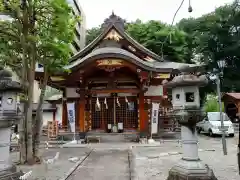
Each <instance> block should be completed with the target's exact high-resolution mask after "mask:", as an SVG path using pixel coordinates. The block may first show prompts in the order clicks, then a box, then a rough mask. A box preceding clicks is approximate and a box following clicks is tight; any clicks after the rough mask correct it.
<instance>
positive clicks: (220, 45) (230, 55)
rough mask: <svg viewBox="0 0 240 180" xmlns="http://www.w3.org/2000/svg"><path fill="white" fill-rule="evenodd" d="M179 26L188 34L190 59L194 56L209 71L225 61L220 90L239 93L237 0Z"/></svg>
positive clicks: (238, 15)
mask: <svg viewBox="0 0 240 180" xmlns="http://www.w3.org/2000/svg"><path fill="white" fill-rule="evenodd" d="M178 26H179V28H180V29H182V30H184V31H185V32H187V33H188V34H189V37H190V42H188V44H189V49H192V52H193V57H194V56H195V58H196V61H197V62H200V63H204V64H206V65H207V67H208V71H209V72H211V71H212V70H213V68H216V69H218V66H217V61H218V60H223V59H224V60H225V61H226V67H225V68H224V77H223V79H222V91H223V92H229V91H232V90H233V89H234V90H236V91H239V90H240V83H239V78H240V74H239V71H240V61H239V58H240V51H239V47H240V46H239V45H240V36H239V26H240V4H239V0H236V1H234V2H233V3H231V4H226V5H224V6H222V7H219V8H217V9H216V10H215V11H214V12H211V13H209V14H206V15H203V16H202V17H200V18H196V19H193V18H191V19H183V20H181V21H180V22H179V23H178ZM214 89H215V88H214ZM214 89H209V90H208V91H214ZM205 90H206V89H205Z"/></svg>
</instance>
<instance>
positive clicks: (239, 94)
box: [222, 93, 240, 100]
mask: <svg viewBox="0 0 240 180" xmlns="http://www.w3.org/2000/svg"><path fill="white" fill-rule="evenodd" d="M226 96H230V97H231V98H233V99H236V100H240V93H225V94H224V95H223V97H222V98H224V97H226Z"/></svg>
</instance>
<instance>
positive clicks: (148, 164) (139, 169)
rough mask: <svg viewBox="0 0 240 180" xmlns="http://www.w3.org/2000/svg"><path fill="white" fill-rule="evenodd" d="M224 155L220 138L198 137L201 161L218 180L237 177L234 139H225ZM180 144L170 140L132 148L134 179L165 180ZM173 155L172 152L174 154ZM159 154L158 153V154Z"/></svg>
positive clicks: (235, 178) (175, 161)
mask: <svg viewBox="0 0 240 180" xmlns="http://www.w3.org/2000/svg"><path fill="white" fill-rule="evenodd" d="M227 145H228V146H227V148H228V155H227V156H224V155H223V153H222V144H221V138H218V137H217V138H209V137H207V136H200V137H199V148H200V149H199V156H200V159H201V160H202V161H203V163H204V164H208V165H209V166H210V168H212V169H213V171H214V173H215V175H216V176H217V178H218V180H239V179H240V176H239V174H238V165H237V157H236V154H237V146H236V143H235V139H234V138H229V139H227ZM180 151H181V147H178V146H175V147H174V146H173V144H172V143H170V144H169V145H168V143H166V146H165V147H151V148H142V147H136V148H133V154H134V156H135V162H134V164H135V167H134V171H135V179H136V180H150V179H151V180H159V179H161V180H166V179H167V176H168V171H169V170H170V169H171V167H173V166H174V164H176V163H177V162H178V160H179V159H180V158H181V157H182V156H181V154H177V153H176V152H180ZM173 152H174V153H176V154H174V153H173ZM160 154H162V156H160Z"/></svg>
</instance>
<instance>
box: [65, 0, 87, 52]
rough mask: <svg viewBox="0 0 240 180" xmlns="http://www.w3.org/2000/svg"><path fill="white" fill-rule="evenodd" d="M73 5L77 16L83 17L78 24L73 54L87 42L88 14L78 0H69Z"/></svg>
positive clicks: (72, 45) (73, 10) (72, 46)
mask: <svg viewBox="0 0 240 180" xmlns="http://www.w3.org/2000/svg"><path fill="white" fill-rule="evenodd" d="M67 2H68V3H69V5H71V7H72V12H73V14H74V15H76V16H80V17H81V22H78V23H77V24H76V29H75V38H74V41H73V43H72V44H71V48H72V50H73V55H74V54H75V53H77V52H78V51H80V50H81V49H83V48H84V46H85V42H86V16H85V14H84V12H83V10H82V8H81V6H80V3H79V1H78V0H67Z"/></svg>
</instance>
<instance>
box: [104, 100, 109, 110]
mask: <svg viewBox="0 0 240 180" xmlns="http://www.w3.org/2000/svg"><path fill="white" fill-rule="evenodd" d="M104 104H105V106H106V109H108V105H107V98H105V99H104Z"/></svg>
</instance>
